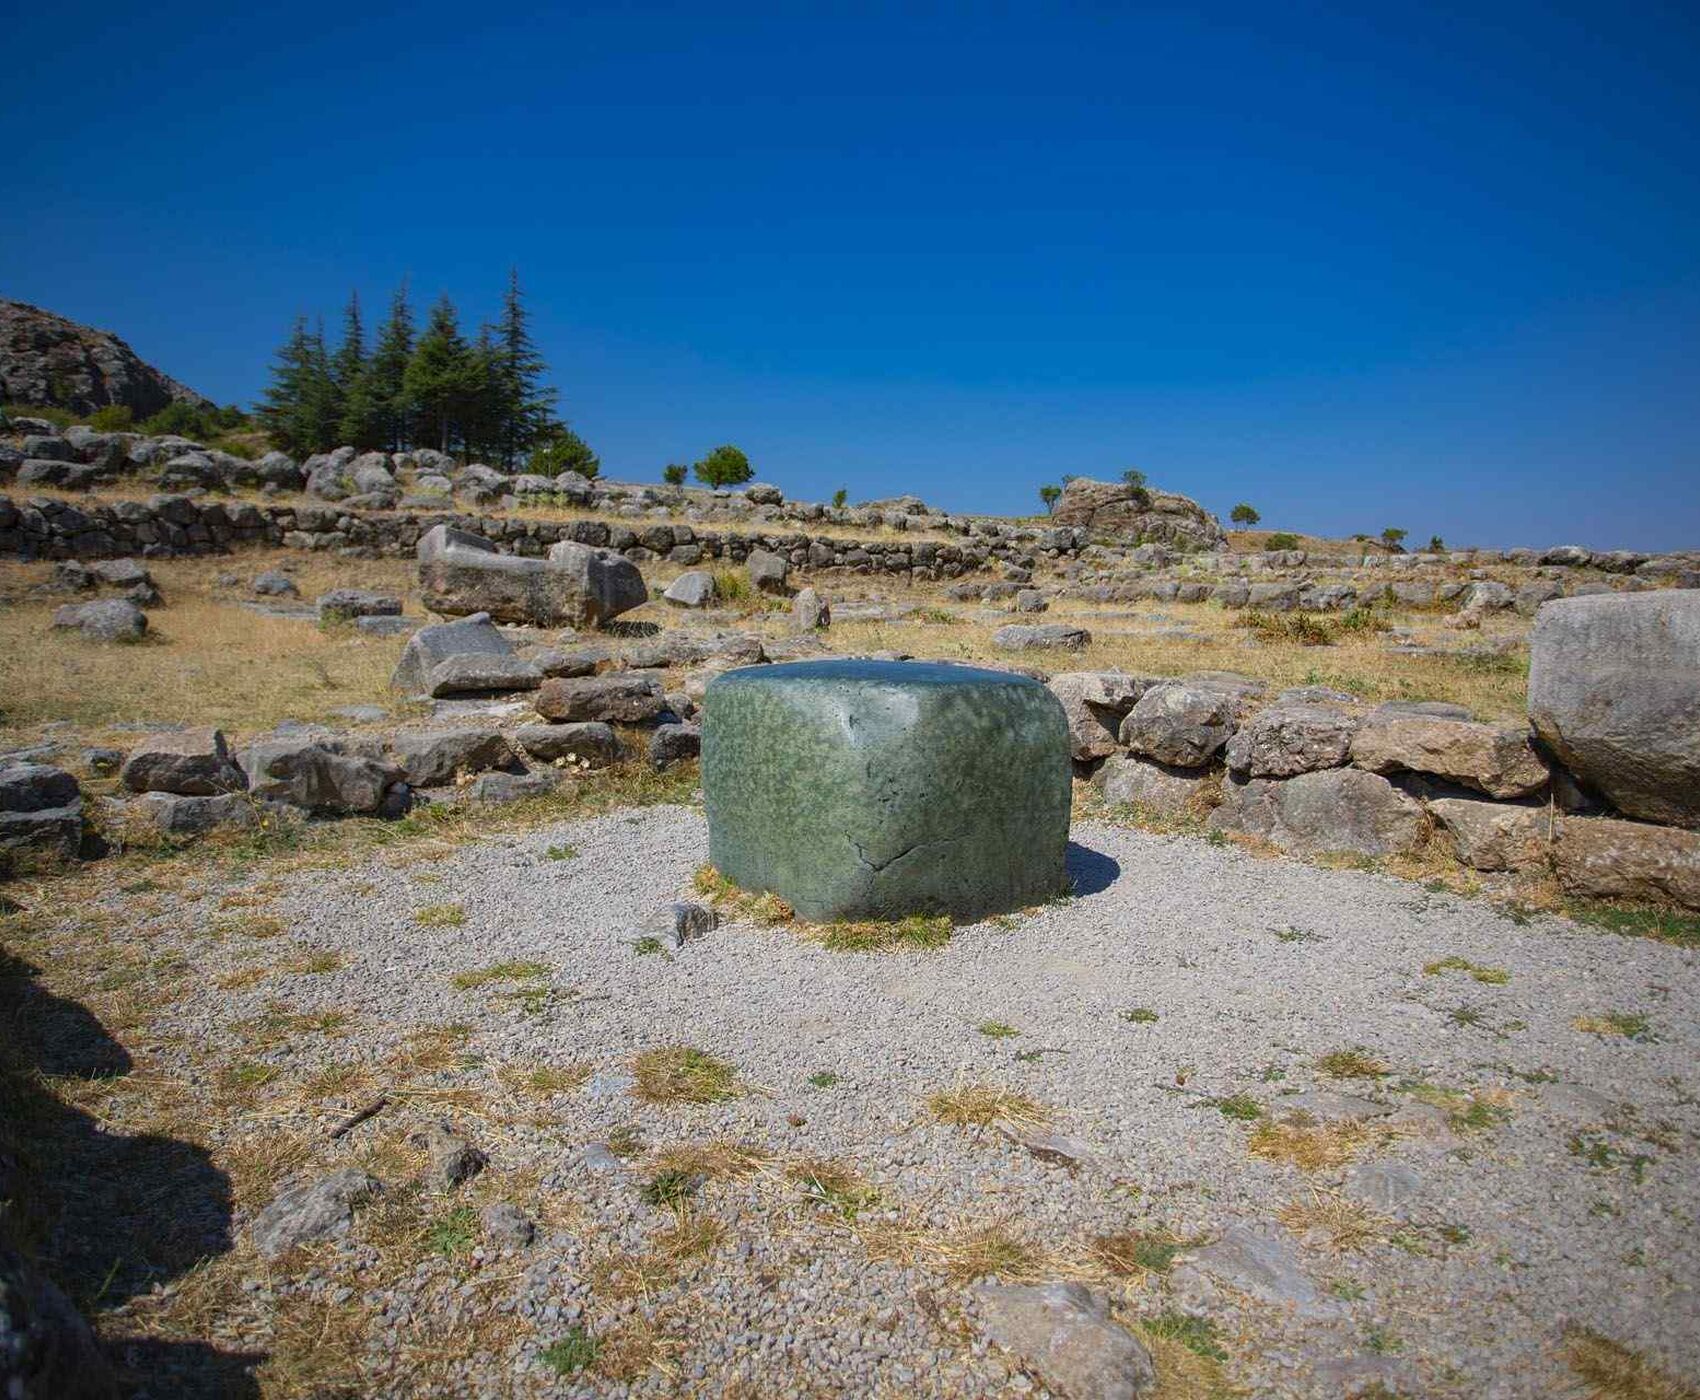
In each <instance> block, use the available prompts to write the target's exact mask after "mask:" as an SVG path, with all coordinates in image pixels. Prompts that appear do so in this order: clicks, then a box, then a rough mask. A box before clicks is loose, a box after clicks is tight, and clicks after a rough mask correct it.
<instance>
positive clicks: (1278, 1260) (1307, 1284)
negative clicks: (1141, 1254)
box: [1187, 1225, 1335, 1316]
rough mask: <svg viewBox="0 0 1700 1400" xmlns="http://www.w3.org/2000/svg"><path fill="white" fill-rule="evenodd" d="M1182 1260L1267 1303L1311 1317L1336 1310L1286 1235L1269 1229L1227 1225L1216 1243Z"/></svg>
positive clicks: (1272, 1228)
mask: <svg viewBox="0 0 1700 1400" xmlns="http://www.w3.org/2000/svg"><path fill="white" fill-rule="evenodd" d="M1187 1262H1188V1267H1190V1268H1192V1269H1195V1270H1197V1271H1199V1272H1200V1273H1204V1274H1208V1275H1209V1276H1210V1277H1211V1278H1213V1279H1216V1280H1217V1281H1218V1282H1221V1283H1225V1284H1227V1286H1228V1287H1229V1288H1233V1289H1237V1290H1238V1291H1239V1292H1241V1293H1245V1294H1248V1295H1249V1296H1251V1297H1253V1298H1258V1299H1261V1300H1262V1301H1264V1302H1266V1303H1275V1304H1278V1305H1282V1306H1287V1305H1291V1306H1293V1307H1295V1308H1296V1309H1297V1310H1298V1311H1299V1312H1300V1313H1301V1314H1306V1315H1312V1316H1314V1315H1317V1314H1328V1313H1332V1312H1334V1311H1335V1309H1334V1308H1333V1307H1332V1306H1330V1305H1329V1303H1328V1302H1327V1301H1326V1300H1325V1299H1324V1298H1323V1297H1322V1295H1321V1294H1320V1293H1318V1292H1317V1289H1316V1285H1315V1284H1313V1283H1312V1282H1311V1281H1310V1279H1309V1278H1308V1277H1307V1276H1306V1275H1305V1272H1304V1270H1303V1269H1302V1268H1300V1267H1299V1261H1298V1258H1297V1256H1296V1254H1295V1251H1294V1250H1293V1247H1292V1244H1291V1242H1290V1241H1289V1239H1288V1236H1287V1234H1286V1232H1285V1231H1282V1230H1278V1229H1276V1228H1275V1227H1274V1226H1255V1225H1230V1226H1229V1227H1228V1229H1227V1230H1225V1231H1224V1232H1223V1234H1222V1237H1221V1238H1220V1239H1219V1240H1217V1241H1216V1242H1215V1243H1214V1244H1209V1245H1206V1246H1205V1247H1204V1248H1203V1249H1200V1250H1197V1251H1195V1252H1194V1253H1193V1254H1192V1255H1191V1256H1190V1257H1189V1259H1188V1261H1187Z"/></svg>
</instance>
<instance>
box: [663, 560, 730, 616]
mask: <svg viewBox="0 0 1700 1400" xmlns="http://www.w3.org/2000/svg"><path fill="white" fill-rule="evenodd" d="M716 593H717V590H716V588H715V583H714V575H713V574H711V573H708V572H706V571H704V570H702V569H692V570H691V571H690V572H688V573H683V574H680V575H679V577H678V578H676V579H674V580H673V582H672V583H670V584H668V585H667V591H666V592H665V593H663V594H662V595H661V596H662V598H664V599H665V600H666V601H667V602H669V603H672V604H673V605H674V606H675V607H680V608H706V607H708V606H709V605H710V604H712V603H713V602H714V599H715V597H716Z"/></svg>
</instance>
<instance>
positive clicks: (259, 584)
mask: <svg viewBox="0 0 1700 1400" xmlns="http://www.w3.org/2000/svg"><path fill="white" fill-rule="evenodd" d="M253 589H254V594H255V596H256V597H260V598H299V597H300V596H301V590H300V589H299V588H297V587H296V586H295V580H294V579H292V578H290V576H289V575H288V574H280V573H278V572H276V571H275V570H272V569H268V570H266V572H264V573H263V574H256V575H255V576H254V583H253Z"/></svg>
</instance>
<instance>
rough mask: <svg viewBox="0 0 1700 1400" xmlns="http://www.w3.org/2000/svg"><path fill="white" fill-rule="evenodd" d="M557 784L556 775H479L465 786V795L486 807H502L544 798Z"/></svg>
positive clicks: (497, 773)
mask: <svg viewBox="0 0 1700 1400" xmlns="http://www.w3.org/2000/svg"><path fill="white" fill-rule="evenodd" d="M559 784H560V775H559V774H556V773H503V772H493V773H480V774H479V775H478V776H477V777H476V778H474V779H473V780H472V781H471V782H470V783H468V784H467V785H466V795H467V797H468V799H469V800H471V801H473V802H481V803H483V804H484V805H485V806H487V807H504V806H506V805H507V804H508V803H510V802H524V801H526V800H528V799H530V798H533V797H545V796H547V795H548V794H549V793H551V792H553V791H554V790H555V789H556V787H557V786H559Z"/></svg>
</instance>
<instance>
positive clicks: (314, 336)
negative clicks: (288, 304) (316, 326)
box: [258, 316, 340, 456]
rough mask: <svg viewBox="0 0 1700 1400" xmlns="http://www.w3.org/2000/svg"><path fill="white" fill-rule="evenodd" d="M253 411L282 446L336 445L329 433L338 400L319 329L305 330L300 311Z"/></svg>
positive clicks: (302, 450)
mask: <svg viewBox="0 0 1700 1400" xmlns="http://www.w3.org/2000/svg"><path fill="white" fill-rule="evenodd" d="M258 417H259V419H260V422H261V423H262V424H263V425H264V427H265V430H266V432H267V434H268V435H269V436H270V437H271V439H272V441H273V442H275V443H276V444H277V445H278V446H279V447H281V448H282V449H283V450H284V451H285V452H292V453H294V454H295V455H296V456H305V455H307V454H309V453H313V452H325V451H329V450H330V449H331V448H332V447H334V446H336V444H335V443H334V442H333V441H332V440H331V439H333V438H334V437H335V436H336V431H337V427H338V419H339V417H340V404H339V395H338V393H337V390H336V385H335V383H334V382H333V380H332V377H331V371H330V363H329V360H328V359H327V357H326V355H325V338H324V332H323V331H322V330H319V331H309V330H308V329H307V318H306V317H305V316H298V317H296V320H295V327H294V329H293V330H292V331H291V332H290V334H289V339H287V340H286V341H284V343H283V345H282V346H281V347H279V349H278V352H277V359H276V362H275V363H274V364H273V365H272V382H271V384H270V385H269V386H268V387H267V389H266V392H265V395H264V397H263V398H262V399H261V401H260V405H259V410H258Z"/></svg>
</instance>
